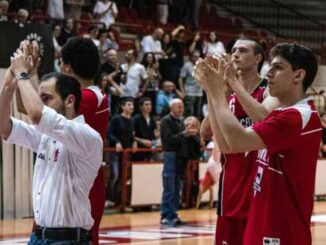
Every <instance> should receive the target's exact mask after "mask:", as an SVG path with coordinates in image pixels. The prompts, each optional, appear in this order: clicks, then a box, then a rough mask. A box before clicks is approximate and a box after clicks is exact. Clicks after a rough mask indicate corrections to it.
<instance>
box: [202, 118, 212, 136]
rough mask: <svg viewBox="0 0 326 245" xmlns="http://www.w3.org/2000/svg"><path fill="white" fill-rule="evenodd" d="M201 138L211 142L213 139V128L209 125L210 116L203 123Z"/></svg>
mask: <svg viewBox="0 0 326 245" xmlns="http://www.w3.org/2000/svg"><path fill="white" fill-rule="evenodd" d="M200 136H201V137H202V138H203V139H204V140H206V141H208V140H211V138H212V136H213V132H212V128H211V125H210V123H209V116H207V117H205V118H204V119H203V121H202V122H201V125H200Z"/></svg>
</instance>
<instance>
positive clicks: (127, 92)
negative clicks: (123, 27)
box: [121, 49, 148, 98]
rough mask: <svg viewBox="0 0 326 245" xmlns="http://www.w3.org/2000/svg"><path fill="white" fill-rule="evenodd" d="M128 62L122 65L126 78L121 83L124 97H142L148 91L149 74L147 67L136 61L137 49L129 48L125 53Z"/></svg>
mask: <svg viewBox="0 0 326 245" xmlns="http://www.w3.org/2000/svg"><path fill="white" fill-rule="evenodd" d="M125 59H126V63H125V64H123V65H121V68H122V71H123V72H124V79H123V81H122V83H121V88H122V90H123V94H122V97H133V98H140V97H142V96H143V94H144V92H145V91H146V88H147V84H148V76H147V73H146V70H145V67H144V66H143V65H142V64H139V63H137V62H136V60H137V51H136V50H135V49H129V50H128V51H127V52H126V54H125Z"/></svg>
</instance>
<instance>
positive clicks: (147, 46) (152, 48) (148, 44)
mask: <svg viewBox="0 0 326 245" xmlns="http://www.w3.org/2000/svg"><path fill="white" fill-rule="evenodd" d="M141 48H142V51H143V53H148V52H154V53H155V52H162V44H161V42H160V41H159V40H154V38H153V36H152V35H148V36H145V37H144V38H143V40H142V41H141Z"/></svg>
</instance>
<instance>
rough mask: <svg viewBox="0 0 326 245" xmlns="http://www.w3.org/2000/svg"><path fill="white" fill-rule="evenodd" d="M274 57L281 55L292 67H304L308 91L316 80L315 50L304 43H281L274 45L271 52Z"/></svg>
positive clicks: (304, 86) (304, 89) (304, 85)
mask: <svg viewBox="0 0 326 245" xmlns="http://www.w3.org/2000/svg"><path fill="white" fill-rule="evenodd" d="M270 55H271V57H272V58H274V57H276V56H280V57H282V58H283V59H285V60H286V61H287V62H289V64H290V65H291V67H292V69H293V70H294V71H295V70H298V69H303V70H305V72H306V75H305V77H304V79H303V83H302V85H303V91H306V90H307V89H308V88H309V87H310V85H311V84H312V82H313V81H314V79H315V77H316V74H317V70H318V63H317V59H316V57H315V55H314V54H313V52H312V51H311V50H310V49H309V48H307V47H306V46H304V45H300V44H296V43H294V44H290V43H280V44H277V45H276V46H274V47H273V48H272V50H271V52H270Z"/></svg>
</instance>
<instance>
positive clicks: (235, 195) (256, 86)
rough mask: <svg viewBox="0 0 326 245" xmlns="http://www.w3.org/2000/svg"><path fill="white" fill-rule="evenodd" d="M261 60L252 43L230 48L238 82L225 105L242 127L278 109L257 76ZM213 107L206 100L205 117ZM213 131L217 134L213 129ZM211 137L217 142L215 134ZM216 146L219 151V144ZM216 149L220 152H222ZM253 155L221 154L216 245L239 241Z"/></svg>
mask: <svg viewBox="0 0 326 245" xmlns="http://www.w3.org/2000/svg"><path fill="white" fill-rule="evenodd" d="M262 57H263V56H262V48H261V46H260V45H259V43H257V42H256V41H254V40H250V39H239V40H237V41H236V42H235V44H234V46H233V48H232V62H233V64H234V69H235V70H236V71H237V73H238V79H234V81H230V82H229V85H230V87H231V88H232V90H233V93H231V94H230V95H229V96H228V97H227V99H228V106H229V108H230V110H231V111H232V112H233V114H234V115H235V116H236V117H237V118H238V120H239V122H240V123H241V124H242V125H243V126H244V127H250V126H251V125H252V124H253V122H259V121H262V120H263V119H264V118H265V117H266V116H267V115H268V113H269V111H271V108H275V107H276V106H278V101H277V100H276V99H275V98H272V97H271V96H267V95H268V91H267V90H266V81H264V80H262V79H261V78H260V77H259V74H258V67H259V65H260V64H261V63H262ZM260 103H261V104H260ZM214 106H215V105H214V104H213V103H212V100H211V98H209V97H208V111H209V114H212V113H213V108H214ZM213 120H214V117H209V122H210V124H209V125H210V126H213V125H216V124H214V123H213V122H214V121H213ZM213 131H214V132H217V130H216V128H214V130H213ZM215 134H216V133H215ZM215 138H216V139H217V136H216V135H215ZM217 143H218V147H219V148H221V145H223V142H219V141H217ZM220 150H221V152H222V153H223V151H222V149H220ZM255 154H256V153H255V152H252V153H247V154H245V153H239V154H224V157H225V160H224V162H222V165H223V170H222V172H221V175H220V181H219V183H220V186H219V190H221V191H220V192H219V197H218V200H219V201H218V216H219V217H218V220H217V229H216V244H223V242H227V243H228V244H231V245H233V244H235V245H237V244H241V242H242V238H243V233H244V230H245V226H246V222H247V217H248V211H249V203H250V195H251V191H250V190H251V187H252V182H253V178H254V174H255V167H254V166H253V165H250V166H249V167H248V166H247V165H246V163H247V162H248V161H249V160H250V159H251V158H252V157H253V156H254V155H255ZM235 183H237V184H235ZM235 234H236V235H235Z"/></svg>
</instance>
